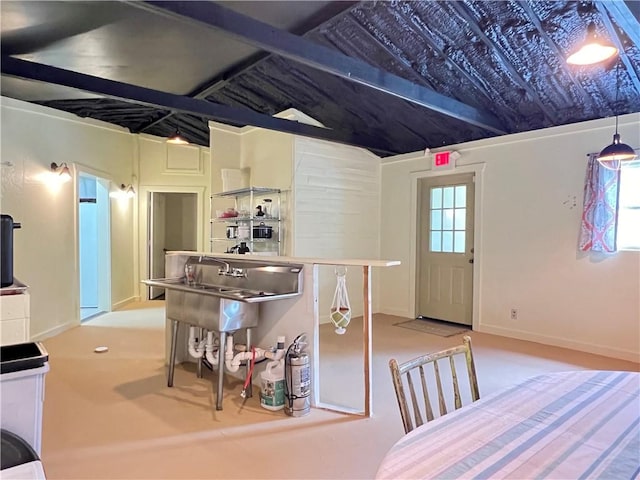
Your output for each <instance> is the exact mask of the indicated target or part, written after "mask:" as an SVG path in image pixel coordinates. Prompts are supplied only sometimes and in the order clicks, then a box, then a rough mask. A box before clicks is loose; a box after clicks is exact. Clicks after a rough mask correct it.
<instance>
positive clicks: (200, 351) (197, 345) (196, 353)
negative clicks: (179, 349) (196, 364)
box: [188, 327, 205, 358]
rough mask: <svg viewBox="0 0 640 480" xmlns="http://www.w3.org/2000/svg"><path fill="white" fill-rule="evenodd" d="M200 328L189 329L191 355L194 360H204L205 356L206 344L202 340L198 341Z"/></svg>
mask: <svg viewBox="0 0 640 480" xmlns="http://www.w3.org/2000/svg"><path fill="white" fill-rule="evenodd" d="M197 328H198V327H189V342H188V347H189V355H191V356H192V357H194V358H202V356H203V355H204V349H205V342H204V340H202V339H200V342H198V340H196V329H197Z"/></svg>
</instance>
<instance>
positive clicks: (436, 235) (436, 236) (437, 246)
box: [431, 231, 442, 252]
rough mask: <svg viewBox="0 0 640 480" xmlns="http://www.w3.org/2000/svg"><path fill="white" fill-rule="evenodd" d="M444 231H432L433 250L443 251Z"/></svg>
mask: <svg viewBox="0 0 640 480" xmlns="http://www.w3.org/2000/svg"><path fill="white" fill-rule="evenodd" d="M441 237H442V233H441V232H439V231H438V232H431V251H432V252H441V251H442V241H441Z"/></svg>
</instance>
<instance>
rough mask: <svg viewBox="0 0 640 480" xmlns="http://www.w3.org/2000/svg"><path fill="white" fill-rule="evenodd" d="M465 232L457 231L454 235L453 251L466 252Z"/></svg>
mask: <svg viewBox="0 0 640 480" xmlns="http://www.w3.org/2000/svg"><path fill="white" fill-rule="evenodd" d="M465 236H466V233H465V232H455V234H454V237H453V251H454V252H456V253H464V238H465Z"/></svg>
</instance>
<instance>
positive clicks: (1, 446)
mask: <svg viewBox="0 0 640 480" xmlns="http://www.w3.org/2000/svg"><path fill="white" fill-rule="evenodd" d="M36 460H40V457H38V454H37V453H36V452H35V451H34V450H33V448H31V446H30V445H29V444H28V443H27V442H26V441H24V440H23V439H22V438H20V437H19V436H17V435H16V434H15V433H11V432H9V431H8V430H4V429H2V430H0V469H2V470H5V469H7V468H11V467H15V466H17V465H22V464H24V463H29V462H34V461H36Z"/></svg>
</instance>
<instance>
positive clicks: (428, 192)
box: [416, 173, 474, 325]
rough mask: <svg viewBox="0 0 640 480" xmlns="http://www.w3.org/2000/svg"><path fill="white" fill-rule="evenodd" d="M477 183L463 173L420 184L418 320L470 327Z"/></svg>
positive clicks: (425, 179) (431, 178)
mask: <svg viewBox="0 0 640 480" xmlns="http://www.w3.org/2000/svg"><path fill="white" fill-rule="evenodd" d="M473 179H474V174H473V173H465V174H457V175H447V176H442V177H429V178H423V179H420V180H419V185H418V195H419V202H418V239H417V245H418V249H417V256H418V258H417V270H418V285H417V288H416V292H417V299H416V301H417V311H418V316H420V317H425V318H432V319H437V320H445V321H448V322H454V323H460V324H464V325H471V324H472V314H473V210H474V183H473Z"/></svg>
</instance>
